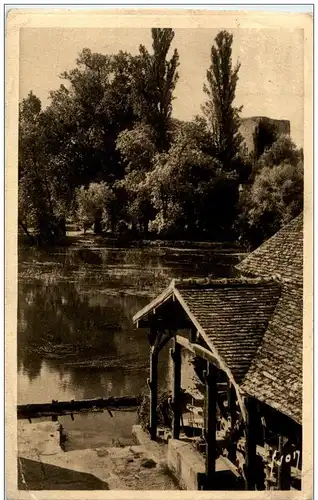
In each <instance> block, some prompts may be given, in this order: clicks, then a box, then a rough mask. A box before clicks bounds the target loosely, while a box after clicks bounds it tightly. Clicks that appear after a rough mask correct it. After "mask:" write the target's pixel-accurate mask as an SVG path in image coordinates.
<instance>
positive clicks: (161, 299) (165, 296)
mask: <svg viewBox="0 0 318 500" xmlns="http://www.w3.org/2000/svg"><path fill="white" fill-rule="evenodd" d="M174 285H175V281H174V280H172V281H171V283H170V285H169V286H168V288H166V289H165V290H164V291H163V292H162V293H161V294H160V295H158V296H157V297H156V298H154V299H153V300H152V301H151V302H150V303H149V304H147V305H146V306H145V307H144V308H143V309H141V310H140V311H138V312H137V313H136V314H135V315H134V317H133V323H134V324H136V323H138V321H140V320H141V319H143V318H144V317H145V316H147V315H148V314H149V313H150V312H151V311H153V310H155V309H156V308H157V307H159V306H161V305H162V304H164V303H165V302H166V301H167V300H169V298H170V297H172V296H173V294H174Z"/></svg>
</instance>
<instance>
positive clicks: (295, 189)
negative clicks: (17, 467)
mask: <svg viewBox="0 0 318 500" xmlns="http://www.w3.org/2000/svg"><path fill="white" fill-rule="evenodd" d="M173 43H174V32H173V30H172V29H168V28H167V29H159V28H155V29H153V30H152V51H151V52H149V51H148V49H147V48H146V47H145V46H143V45H140V47H139V53H138V55H137V56H132V55H131V54H128V53H126V52H122V51H120V52H119V53H117V54H112V55H105V54H99V53H93V52H92V51H91V50H89V49H83V50H82V52H81V53H80V54H79V55H78V58H77V60H76V64H75V67H74V68H73V69H71V70H69V71H65V72H64V73H63V74H62V75H61V78H62V80H63V83H62V84H61V85H60V87H59V88H58V89H56V90H53V91H52V92H51V93H50V102H49V105H48V106H47V107H46V108H45V109H42V108H41V102H40V100H39V99H38V98H37V97H36V96H35V95H34V94H33V93H32V92H31V93H30V94H29V95H28V97H27V98H25V99H23V100H22V101H21V103H20V108H19V227H20V229H21V230H22V231H24V233H25V234H27V235H28V237H29V238H30V239H32V240H33V241H36V242H38V243H40V244H42V243H43V244H55V243H59V242H60V241H61V239H62V238H63V236H64V235H65V221H66V218H67V217H70V216H72V217H74V218H75V220H76V221H77V223H78V225H79V226H80V227H81V228H82V229H83V230H84V231H86V229H87V228H88V227H90V226H93V225H94V231H95V232H96V233H101V232H103V231H105V230H107V231H108V230H110V231H112V233H117V234H119V233H120V232H121V231H122V232H123V233H124V232H125V234H126V233H127V231H129V232H130V233H129V234H130V237H133V238H135V237H144V236H146V235H148V231H151V232H152V233H153V234H155V235H156V236H159V237H169V238H170V237H173V238H187V239H200V238H204V239H213V240H216V239H219V240H220V239H222V240H225V239H226V240H228V239H231V238H232V237H233V236H234V234H235V233H234V232H233V230H234V229H235V230H236V234H237V235H238V236H240V237H241V238H244V239H245V240H248V241H249V242H250V243H251V244H252V245H255V244H259V243H261V242H262V241H263V239H264V238H266V237H268V236H270V235H271V234H272V233H273V232H274V231H275V230H276V229H278V228H279V227H281V225H282V224H284V223H285V222H288V220H290V218H292V217H293V216H294V215H297V214H298V213H299V211H300V210H301V209H302V208H301V207H302V185H303V166H302V165H303V152H302V150H298V149H297V147H296V146H295V144H294V143H293V142H292V141H291V139H290V138H289V137H287V136H278V132H277V130H274V128H273V127H272V125H271V124H270V122H269V121H268V120H261V122H260V123H259V125H258V127H257V128H256V130H255V133H254V149H255V155H254V156H253V155H248V152H247V150H246V148H245V149H244V144H243V142H242V141H243V138H242V136H241V134H240V132H239V127H240V112H241V109H242V108H240V107H237V106H236V105H235V92H236V86H237V82H238V74H239V69H240V64H239V63H237V64H235V65H233V63H232V44H233V35H231V34H230V33H228V32H227V31H224V30H222V31H220V32H219V34H218V35H217V36H216V38H215V41H214V44H213V46H212V48H211V64H210V67H209V68H208V71H207V83H206V85H205V86H204V91H205V93H206V95H207V100H206V103H205V105H204V107H203V116H196V117H195V118H194V119H193V120H191V121H188V122H184V121H181V120H177V119H175V118H173V117H172V106H173V99H174V92H175V88H176V84H177V81H178V71H177V70H178V66H179V55H178V51H177V49H174V48H173ZM251 171H252V175H250V172H251ZM242 185H243V186H242Z"/></svg>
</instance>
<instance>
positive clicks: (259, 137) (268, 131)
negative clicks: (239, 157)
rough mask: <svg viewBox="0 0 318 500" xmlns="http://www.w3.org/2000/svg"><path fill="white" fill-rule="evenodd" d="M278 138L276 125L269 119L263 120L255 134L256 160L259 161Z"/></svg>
mask: <svg viewBox="0 0 318 500" xmlns="http://www.w3.org/2000/svg"><path fill="white" fill-rule="evenodd" d="M277 138H278V129H277V126H276V125H275V123H273V122H271V121H270V120H269V119H268V118H261V119H260V121H259V123H258V124H257V125H256V127H255V130H254V132H253V144H254V158H255V159H256V160H258V159H259V158H260V157H261V156H262V154H263V153H264V151H265V150H266V149H269V148H270V147H271V146H272V145H273V144H274V142H276V141H277Z"/></svg>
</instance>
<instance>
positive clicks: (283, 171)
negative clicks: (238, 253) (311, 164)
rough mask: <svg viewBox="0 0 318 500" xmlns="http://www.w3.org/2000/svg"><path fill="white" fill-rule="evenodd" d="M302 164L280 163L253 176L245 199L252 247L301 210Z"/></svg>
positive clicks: (302, 188)
mask: <svg viewBox="0 0 318 500" xmlns="http://www.w3.org/2000/svg"><path fill="white" fill-rule="evenodd" d="M303 183H304V172H303V164H302V163H298V164H297V165H296V166H293V165H291V164H289V163H282V164H280V165H278V166H276V167H275V168H270V167H264V168H263V169H262V170H261V172H260V173H259V174H257V176H256V178H255V181H254V183H253V185H252V188H251V191H250V193H249V199H248V212H247V221H246V222H247V225H248V232H249V238H250V241H251V243H252V245H253V246H258V245H260V244H261V243H262V242H263V241H264V240H265V239H267V238H269V237H270V236H272V235H273V234H275V233H276V232H277V231H278V230H279V229H280V228H281V227H282V226H283V225H285V224H287V223H288V222H290V221H291V220H292V219H293V218H294V217H296V216H297V215H299V214H300V213H301V212H302V210H303V190H304V186H303Z"/></svg>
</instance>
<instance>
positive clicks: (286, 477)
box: [277, 436, 291, 490]
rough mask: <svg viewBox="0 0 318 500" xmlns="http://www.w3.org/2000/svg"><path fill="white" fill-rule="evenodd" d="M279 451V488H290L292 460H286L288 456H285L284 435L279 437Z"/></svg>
mask: <svg viewBox="0 0 318 500" xmlns="http://www.w3.org/2000/svg"><path fill="white" fill-rule="evenodd" d="M278 451H279V455H280V460H281V465H279V466H278V475H277V476H278V477H277V489H278V490H290V484H291V475H290V474H291V466H290V462H286V457H285V456H283V458H281V457H282V455H283V437H282V436H279V438H278Z"/></svg>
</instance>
